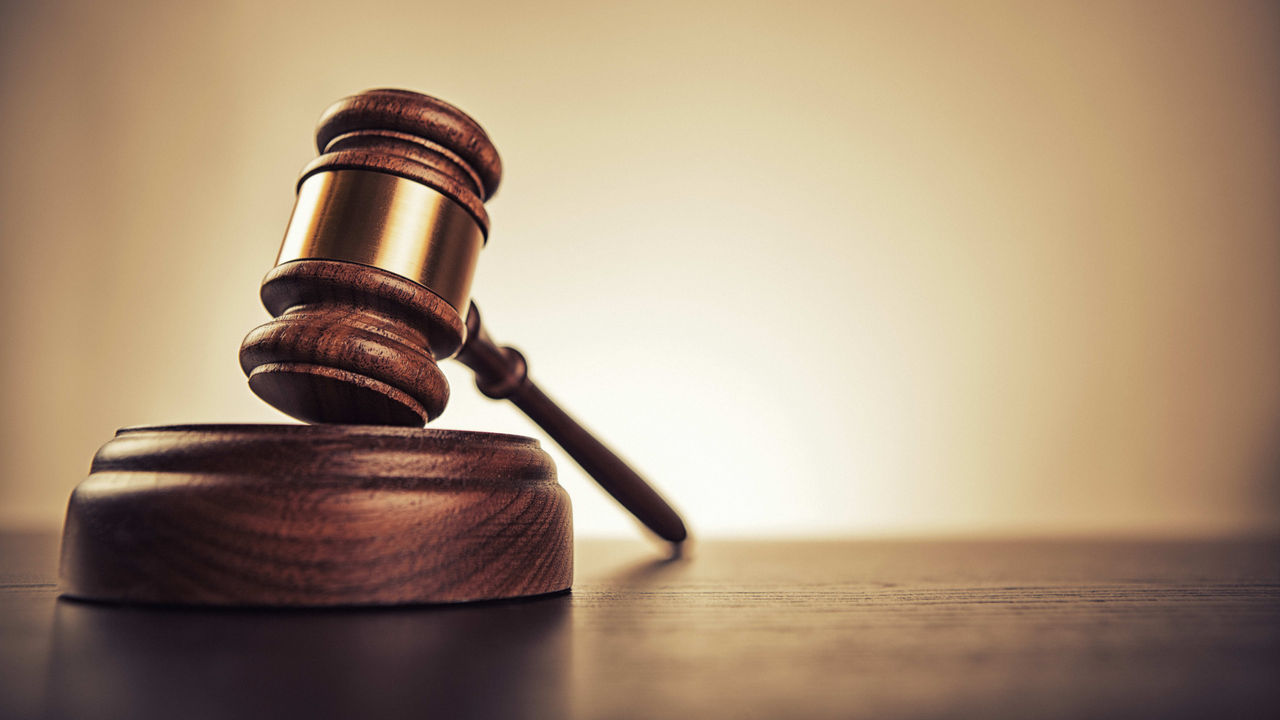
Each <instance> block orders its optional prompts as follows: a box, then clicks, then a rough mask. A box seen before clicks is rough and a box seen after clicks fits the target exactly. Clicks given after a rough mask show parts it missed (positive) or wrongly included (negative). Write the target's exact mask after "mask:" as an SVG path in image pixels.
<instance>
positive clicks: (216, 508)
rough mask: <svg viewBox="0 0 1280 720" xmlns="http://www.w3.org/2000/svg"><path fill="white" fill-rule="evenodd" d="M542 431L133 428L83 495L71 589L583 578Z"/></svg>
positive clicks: (195, 599)
mask: <svg viewBox="0 0 1280 720" xmlns="http://www.w3.org/2000/svg"><path fill="white" fill-rule="evenodd" d="M572 572H573V571H572V529H571V520H570V510H569V499H568V496H567V494H566V493H565V492H564V490H563V488H561V487H560V486H559V485H558V484H557V483H556V481H555V467H554V465H553V464H552V462H551V459H550V457H548V456H547V454H546V453H545V452H543V451H542V450H541V449H540V448H539V447H538V443H537V441H535V440H532V439H530V438H523V437H517V436H510V435H496V434H492V433H470V432H458V431H446V430H424V429H404V428H389V427H386V428H384V427H359V426H302V425H274V426H273V425H193V426H167V427H153V428H133V429H125V430H121V431H120V432H119V433H118V434H117V435H116V437H115V439H113V440H111V441H110V442H108V443H107V444H106V445H104V446H103V447H102V449H101V450H99V451H98V454H97V456H96V457H95V458H94V461H93V466H92V470H91V474H90V476H89V478H88V479H87V480H86V481H84V482H83V483H81V485H80V486H79V487H78V488H76V491H75V493H74V494H73V495H72V498H71V503H70V506H69V508H68V511H67V521H66V528H65V534H64V541H63V550H62V585H61V587H62V590H63V592H64V593H65V594H66V595H68V596H70V597H77V598H85V599H91V600H103V601H118V602H142V603H165V604H191V605H238V606H243V605H269V606H331V605H386V604H403V603H448V602H461V601H472V600H490V599H495V598H511V597H520V596H528V595H538V594H543V593H551V592H559V591H563V590H566V589H568V588H569V586H570V583H571V581H572Z"/></svg>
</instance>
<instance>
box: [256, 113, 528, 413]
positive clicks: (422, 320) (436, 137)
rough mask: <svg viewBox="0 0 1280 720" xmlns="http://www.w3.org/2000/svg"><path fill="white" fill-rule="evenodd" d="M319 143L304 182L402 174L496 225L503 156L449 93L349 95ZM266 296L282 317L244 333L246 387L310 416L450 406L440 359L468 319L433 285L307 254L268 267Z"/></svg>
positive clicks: (324, 121)
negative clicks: (341, 175) (490, 207)
mask: <svg viewBox="0 0 1280 720" xmlns="http://www.w3.org/2000/svg"><path fill="white" fill-rule="evenodd" d="M316 146H317V148H318V149H319V150H320V153H321V154H320V156H319V157H318V158H316V160H315V161H313V162H312V163H311V164H310V165H308V166H307V167H306V169H304V170H303V172H302V176H301V178H300V179H299V181H298V183H299V187H301V186H302V184H303V183H305V182H306V181H307V180H308V178H311V177H312V176H314V175H317V174H318V173H337V172H340V171H353V170H354V171H363V172H374V173H385V174H387V175H394V176H396V177H401V178H405V179H408V180H412V181H414V182H417V183H421V184H422V185H425V186H427V187H429V188H431V189H433V190H435V191H437V192H439V193H442V194H443V195H445V196H446V197H447V198H448V199H450V200H452V201H453V202H456V203H458V205H460V206H462V207H463V208H465V209H466V210H467V212H469V213H471V215H472V217H473V218H474V220H475V221H476V223H478V224H479V226H480V228H481V230H482V231H483V232H484V233H485V234H487V233H488V228H489V216H488V214H487V213H486V212H485V209H484V201H485V200H486V199H488V198H489V197H491V196H492V195H493V193H494V192H495V191H496V190H497V188H498V183H499V182H500V181H501V178H502V162H501V160H500V159H499V157H498V152H497V149H496V148H495V147H494V146H493V143H492V142H491V141H490V140H489V137H488V135H486V134H485V132H484V130H483V129H482V128H481V127H480V125H479V124H478V123H476V122H475V121H474V120H472V119H471V118H470V117H468V116H467V115H466V114H465V113H463V112H462V111H461V110H458V109H457V108H455V107H453V106H452V105H450V104H448V103H446V102H444V101H443V100H439V99H437V98H433V97H430V96H427V95H422V94H419V93H414V92H408V91H403V90H370V91H368V92H364V93H361V94H359V95H355V96H352V97H349V98H346V99H344V100H341V101H339V102H337V103H335V104H334V105H333V106H332V107H330V108H329V109H328V110H326V111H325V113H324V115H323V116H322V117H321V119H320V123H319V126H318V128H317V130H316ZM320 210H321V211H322V210H323V208H321V209H320ZM294 221H295V222H305V221H306V219H299V218H296V217H295V219H294ZM289 259H290V258H285V260H289ZM473 270H474V268H472V267H465V266H464V267H463V268H462V269H461V271H463V272H468V273H469V272H473ZM458 284H459V285H460V286H461V287H468V286H469V285H470V278H465V279H460V280H459V282H458ZM411 286H412V287H411ZM262 301H263V304H264V305H265V306H266V307H267V310H268V311H269V312H271V314H272V315H273V316H274V317H275V319H274V320H272V321H270V322H268V323H267V324H265V325H263V326H261V327H259V328H257V329H255V330H254V331H253V332H251V333H250V334H249V336H248V337H246V338H245V340H244V343H243V344H242V345H241V354H240V362H241V365H242V367H243V368H244V371H245V373H246V374H247V375H248V376H249V387H250V388H251V389H252V390H253V391H254V392H255V393H257V394H258V395H259V396H260V397H262V399H263V400H266V401H267V402H268V403H270V404H271V405H273V406H275V407H277V408H279V409H280V410H281V411H283V412H285V413H288V414H289V415H292V416H293V417H296V418H299V419H301V420H305V421H307V422H322V423H348V424H357V423H369V424H387V425H404V426H421V425H422V424H424V423H425V422H427V421H429V420H431V419H433V418H435V417H436V416H437V415H439V414H440V412H442V411H443V410H444V407H445V403H446V402H448V396H449V390H448V384H447V382H446V381H445V378H444V375H443V374H442V373H441V372H440V369H439V368H438V367H437V366H436V362H437V361H438V360H441V359H443V358H446V357H450V356H452V355H453V354H454V353H455V352H456V351H457V349H458V347H459V346H460V345H461V343H462V339H463V336H462V330H463V319H462V314H461V311H460V309H459V308H457V307H454V306H453V305H450V304H449V303H448V302H446V301H445V300H444V299H442V298H441V297H440V296H439V295H438V294H437V293H435V292H433V291H432V290H431V289H429V288H426V287H423V286H421V285H417V284H416V283H413V282H412V281H410V280H409V279H407V278H402V277H399V276H397V275H394V274H393V273H390V272H386V271H384V270H379V269H378V268H373V267H368V266H366V265H357V264H353V263H343V264H341V265H340V264H338V263H335V262H332V261H330V260H325V259H303V260H295V261H293V262H284V263H283V264H281V265H279V266H277V267H276V268H275V269H273V270H272V271H271V272H270V273H268V275H267V277H266V279H265V280H264V281H263V287H262ZM462 310H465V308H462Z"/></svg>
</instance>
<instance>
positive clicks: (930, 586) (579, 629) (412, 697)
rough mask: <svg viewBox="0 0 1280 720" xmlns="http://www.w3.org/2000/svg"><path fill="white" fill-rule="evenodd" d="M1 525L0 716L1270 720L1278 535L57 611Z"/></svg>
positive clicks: (1276, 676) (818, 553) (937, 552)
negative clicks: (477, 596) (346, 601)
mask: <svg viewBox="0 0 1280 720" xmlns="http://www.w3.org/2000/svg"><path fill="white" fill-rule="evenodd" d="M56 546H57V539H56V537H54V536H49V535H13V534H9V535H3V536H0V709H3V711H4V713H3V714H6V715H7V716H13V717H28V716H44V717H53V718H64V717H65V718H134V719H137V718H152V717H163V718H186V719H192V718H287V717H307V718H318V717H342V718H379V717H447V718H466V717H483V718H521V717H543V718H566V717H567V718H579V717H580V718H663V717H677V718H730V717H732V718H846V717H876V718H900V717H901V718H907V717H913V718H914V717H984V718H985V717H1010V718H1012V717H1018V718H1023V717H1247V716H1254V717H1278V716H1280V542H1278V541H1276V540H1253V541H1249V540H1238V541H1217V542H1103V541H1062V542H1046V541H1035V542H977V541H963V542H942V541H927V542H925V541H921V542H904V541H893V542H889V541H875V542H873V541H839V542H733V543H730V542H723V543H721V542H716V543H712V542H708V543H705V544H703V545H701V546H699V547H696V548H693V549H692V551H691V552H690V553H689V556H688V557H686V558H685V559H682V560H676V561H662V560H660V559H659V558H660V556H659V555H658V552H657V550H655V548H654V547H652V546H649V545H646V544H645V543H643V542H640V541H635V542H582V543H579V545H578V574H577V581H576V583H575V586H574V590H573V592H572V593H571V594H569V595H561V596H558V597H548V598H542V599H537V600H531V601H525V602H508V603H495V604H487V605H475V606H463V607H436V608H431V607H418V608H401V609H389V610H342V611H335V610H329V611H305V612H297V611H293V612H290V611H269V610H253V611H209V610H183V609H142V608H132V607H114V606H103V605H92V604H85V603H77V602H69V601H58V600H56V597H55V589H54V584H53V583H54V566H55V556H56V551H57V547H56Z"/></svg>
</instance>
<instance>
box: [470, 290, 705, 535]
mask: <svg viewBox="0 0 1280 720" xmlns="http://www.w3.org/2000/svg"><path fill="white" fill-rule="evenodd" d="M458 360H459V361H460V362H461V363H462V364H464V365H466V366H467V367H469V368H471V370H472V371H473V372H475V374H476V387H478V388H479V389H480V392H481V393H483V394H484V395H485V396H487V397H490V398H493V399H495V400H510V401H511V402H512V403H514V404H515V406H516V407H518V408H520V410H521V412H523V413H524V414H525V415H527V416H529V418H530V419H531V420H533V421H534V422H535V423H537V424H538V426H539V427H541V428H542V429H543V430H545V431H546V433H547V434H548V435H550V436H551V439H552V440H555V441H556V444H558V445H559V446H560V447H562V448H564V451H565V452H566V453H568V454H569V457H571V458H573V459H574V461H575V462H577V463H578V465H580V466H582V469H583V470H584V471H586V473H587V474H588V475H590V476H591V478H592V479H594V480H595V481H596V482H597V483H599V485H600V487H602V488H604V489H605V491H606V492H608V493H609V494H610V495H612V496H613V498H614V499H615V500H617V501H618V502H619V503H620V504H621V505H622V506H623V507H625V508H626V509H627V510H628V511H630V512H631V514H633V515H635V517H636V519H638V520H639V521H640V522H641V523H643V524H644V525H645V527H647V528H649V529H650V530H652V531H653V532H654V533H656V534H657V535H658V537H661V538H662V539H664V540H667V541H668V542H673V543H680V542H684V540H685V538H686V537H687V536H688V533H687V531H686V530H685V526H684V521H683V520H681V519H680V515H679V514H678V513H676V511H675V509H674V508H672V507H671V505H670V504H668V503H667V501H666V500H664V499H663V498H662V496H661V495H659V494H658V492H657V491H656V490H654V489H653V488H652V487H651V486H650V485H649V484H648V483H647V482H645V480H644V478H642V477H640V475H639V474H638V473H637V472H636V471H635V470H632V469H631V466H630V465H628V464H627V463H626V462H625V461H623V460H622V458H620V457H618V456H617V454H615V453H614V452H613V451H612V450H610V449H609V448H608V447H607V446H606V445H605V444H604V443H602V442H600V440H598V439H597V438H596V437H595V436H594V435H592V434H591V433H590V432H588V431H587V430H586V429H585V428H583V427H582V426H581V425H580V424H578V422H577V421H576V420H574V419H573V417H572V416H570V415H569V414H568V413H567V412H565V411H564V410H562V409H561V408H560V406H559V405H557V404H556V403H555V402H554V401H552V400H551V398H549V397H547V395H546V393H544V392H542V389H541V388H539V387H538V386H537V384H535V383H534V382H533V380H531V379H530V378H529V365H528V363H527V362H526V361H525V359H524V355H522V354H521V353H520V351H518V350H516V349H515V348H511V347H499V346H498V345H497V343H495V342H494V341H493V339H492V338H490V337H489V333H488V332H487V331H486V330H485V327H484V324H483V322H482V320H481V318H480V310H479V308H477V307H476V305H475V303H472V304H471V309H470V310H468V311H467V340H466V343H465V344H464V345H463V346H462V350H461V351H460V352H459V353H458Z"/></svg>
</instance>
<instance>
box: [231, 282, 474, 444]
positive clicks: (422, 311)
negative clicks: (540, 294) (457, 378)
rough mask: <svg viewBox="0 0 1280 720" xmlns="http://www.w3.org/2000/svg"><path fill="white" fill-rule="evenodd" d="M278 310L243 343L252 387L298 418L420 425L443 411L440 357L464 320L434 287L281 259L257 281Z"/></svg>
mask: <svg viewBox="0 0 1280 720" xmlns="http://www.w3.org/2000/svg"><path fill="white" fill-rule="evenodd" d="M262 302H263V304H264V305H265V306H266V307H267V310H268V311H269V312H270V313H271V314H272V315H274V316H276V317H275V319H274V320H272V321H270V322H268V323H266V324H264V325H261V326H259V327H258V328H256V329H254V330H253V331H252V332H250V333H249V335H248V336H247V337H246V338H245V339H244V342H243V343H242V344H241V346H240V365H241V367H242V368H243V369H244V372H245V374H246V375H247V376H248V377H249V387H250V388H251V389H252V390H253V391H254V392H255V393H256V394H257V395H258V396H259V397H261V398H262V399H263V400H265V401H267V402H268V403H270V404H271V405H273V406H275V407H276V408H277V409H279V410H281V411H283V412H285V413H287V414H289V415H292V416H293V417H296V418H298V419H300V420H305V421H308V422H319V423H345V424H360V425H402V426H416V427H421V426H422V425H423V424H424V423H426V422H427V421H429V420H431V419H433V418H435V417H436V416H437V415H439V414H440V413H441V412H443V411H444V407H445V403H446V402H448V399H449V384H448V381H446V380H445V377H444V373H442V372H441V371H440V367H439V365H437V363H436V358H439V357H448V356H450V355H453V354H454V353H455V352H456V351H457V348H458V346H459V345H461V343H462V339H463V332H464V331H463V325H462V319H461V317H459V315H458V313H457V312H456V311H454V310H453V308H452V307H450V306H449V304H448V303H446V302H445V301H443V300H441V299H440V297H439V296H437V295H436V294H435V293H432V292H430V291H429V290H427V289H426V288H424V287H422V286H421V285H418V284H417V283H415V282H412V281H410V280H407V279H405V278H402V277H400V276H399V275H395V274H392V273H389V272H386V271H383V270H379V269H377V268H371V267H365V266H363V265H355V264H353V263H346V262H335V261H328V260H298V261H295V262H290V263H285V264H284V265H279V266H277V267H276V268H275V269H273V270H272V271H271V272H270V273H268V274H267V277H266V279H265V280H264V281H263V283H262Z"/></svg>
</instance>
